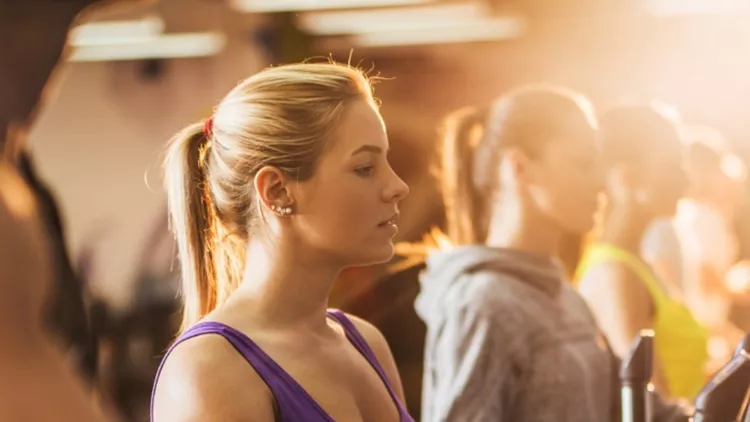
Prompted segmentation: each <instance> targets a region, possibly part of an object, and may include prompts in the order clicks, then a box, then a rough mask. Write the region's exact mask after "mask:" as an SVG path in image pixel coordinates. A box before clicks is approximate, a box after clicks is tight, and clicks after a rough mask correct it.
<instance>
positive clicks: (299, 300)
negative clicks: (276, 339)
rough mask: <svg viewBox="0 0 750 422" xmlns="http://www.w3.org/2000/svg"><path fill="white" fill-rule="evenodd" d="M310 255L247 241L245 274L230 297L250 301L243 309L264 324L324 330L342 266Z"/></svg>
mask: <svg viewBox="0 0 750 422" xmlns="http://www.w3.org/2000/svg"><path fill="white" fill-rule="evenodd" d="M311 255H312V254H311V253H310V252H309V251H307V253H306V252H305V251H302V250H299V248H296V250H292V248H291V247H286V246H285V245H281V244H279V245H274V247H268V245H264V244H263V242H261V241H252V242H250V245H249V249H248V254H247V261H246V265H245V275H244V278H243V281H242V284H241V285H240V287H239V288H238V289H237V291H236V292H235V293H234V294H233V296H235V297H241V298H243V300H247V301H249V302H251V306H248V307H243V309H247V312H249V313H252V318H253V320H254V321H256V322H257V323H259V324H262V325H263V326H266V327H277V328H280V329H283V328H302V329H308V330H310V331H313V332H318V333H324V332H325V329H326V328H327V309H328V297H329V295H330V292H331V288H332V287H333V283H334V282H335V280H336V278H337V277H338V275H339V273H340V272H341V270H342V268H341V267H340V266H338V265H335V264H332V263H326V262H325V261H324V260H321V259H320V256H314V257H313V256H311Z"/></svg>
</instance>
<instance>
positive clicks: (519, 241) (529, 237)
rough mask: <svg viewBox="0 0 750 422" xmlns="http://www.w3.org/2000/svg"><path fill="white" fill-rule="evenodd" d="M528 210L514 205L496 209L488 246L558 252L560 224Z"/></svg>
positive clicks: (552, 253) (489, 231)
mask: <svg viewBox="0 0 750 422" xmlns="http://www.w3.org/2000/svg"><path fill="white" fill-rule="evenodd" d="M525 214H526V215H525ZM527 214H528V213H524V212H521V210H516V209H513V210H511V209H504V210H500V212H497V213H495V215H493V217H492V219H491V221H490V225H489V230H488V235H487V241H486V243H487V246H491V247H498V248H507V249H513V250H518V251H524V252H531V253H534V254H539V255H549V256H557V254H558V251H559V247H560V240H561V238H562V232H561V231H560V228H559V227H558V226H557V225H556V224H554V223H552V222H551V221H550V220H549V219H548V218H546V217H544V216H541V215H535V216H531V215H527Z"/></svg>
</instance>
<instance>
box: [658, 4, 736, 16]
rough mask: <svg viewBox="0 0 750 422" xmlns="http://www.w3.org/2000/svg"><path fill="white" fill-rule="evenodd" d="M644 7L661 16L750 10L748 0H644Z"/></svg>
mask: <svg viewBox="0 0 750 422" xmlns="http://www.w3.org/2000/svg"><path fill="white" fill-rule="evenodd" d="M644 8H645V9H646V11H647V12H648V13H650V14H652V15H655V16H662V17H668V16H685V15H707V14H722V13H724V14H726V13H737V12H748V11H750V0H646V1H645V2H644Z"/></svg>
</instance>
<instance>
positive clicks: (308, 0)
mask: <svg viewBox="0 0 750 422" xmlns="http://www.w3.org/2000/svg"><path fill="white" fill-rule="evenodd" d="M430 1H431V0H231V5H232V7H233V8H234V9H236V10H239V11H241V12H248V13H250V12H266V13H269V12H294V11H303V10H326V9H353V8H369V7H390V6H408V5H414V4H424V3H428V2H430Z"/></svg>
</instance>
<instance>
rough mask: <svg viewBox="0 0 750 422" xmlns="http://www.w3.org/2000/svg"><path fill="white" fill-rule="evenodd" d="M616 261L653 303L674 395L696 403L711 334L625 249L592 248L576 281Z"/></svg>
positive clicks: (658, 346)
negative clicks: (596, 268) (597, 267)
mask: <svg viewBox="0 0 750 422" xmlns="http://www.w3.org/2000/svg"><path fill="white" fill-rule="evenodd" d="M612 261H615V262H618V263H620V264H622V265H624V266H625V267H627V268H628V269H630V270H631V271H633V272H634V273H635V274H636V275H637V277H638V278H639V279H640V280H641V282H643V285H644V286H646V289H648V292H649V295H650V296H651V300H653V303H654V310H655V318H654V326H653V327H651V328H652V329H653V330H654V333H655V337H654V346H655V348H656V356H657V357H658V358H659V362H660V364H661V367H662V370H663V372H664V376H665V378H666V382H667V387H668V388H669V392H670V394H671V395H672V396H674V397H681V398H687V399H693V398H694V397H695V395H696V394H698V392H699V391H700V389H701V388H702V386H703V384H704V383H705V381H706V375H705V368H706V363H707V362H708V339H709V333H708V331H707V330H706V329H705V328H704V327H703V326H702V325H701V324H700V323H698V321H696V320H695V318H694V317H693V315H692V314H691V313H690V310H689V309H688V308H687V307H686V306H685V305H684V304H683V303H682V302H680V301H677V300H675V299H673V298H671V297H670V296H669V295H667V294H666V292H665V291H664V289H663V288H662V286H661V285H660V284H659V282H658V280H657V279H656V275H655V274H654V273H653V271H652V270H651V268H649V267H648V266H647V265H646V264H645V263H644V262H643V261H642V260H640V259H639V258H638V257H636V256H634V255H633V254H632V253H630V252H628V251H626V250H624V249H622V248H618V247H616V246H612V245H606V244H593V245H591V246H590V247H588V248H587V250H586V252H585V253H584V255H583V257H582V259H581V263H580V265H579V267H578V269H577V271H576V277H575V279H576V281H578V280H580V279H581V276H583V274H585V273H586V272H587V271H588V270H590V269H592V268H594V267H595V266H597V265H599V264H602V263H605V262H612Z"/></svg>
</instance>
